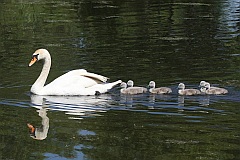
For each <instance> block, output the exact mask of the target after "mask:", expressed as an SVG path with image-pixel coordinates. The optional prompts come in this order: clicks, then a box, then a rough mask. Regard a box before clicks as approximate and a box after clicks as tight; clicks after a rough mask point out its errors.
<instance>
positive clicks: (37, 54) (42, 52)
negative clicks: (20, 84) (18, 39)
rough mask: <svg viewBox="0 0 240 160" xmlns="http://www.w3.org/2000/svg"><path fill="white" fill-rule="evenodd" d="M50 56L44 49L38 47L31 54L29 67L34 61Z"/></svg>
mask: <svg viewBox="0 0 240 160" xmlns="http://www.w3.org/2000/svg"><path fill="white" fill-rule="evenodd" d="M46 58H50V54H49V52H48V51H47V50H46V49H38V50H36V51H35V52H34V53H33V55H32V59H31V61H30V63H29V65H28V66H29V67H30V66H32V65H33V64H34V63H35V62H37V61H40V60H42V59H46Z"/></svg>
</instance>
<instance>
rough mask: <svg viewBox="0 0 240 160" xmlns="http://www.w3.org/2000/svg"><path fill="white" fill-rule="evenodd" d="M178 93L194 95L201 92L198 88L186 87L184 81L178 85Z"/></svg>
mask: <svg viewBox="0 0 240 160" xmlns="http://www.w3.org/2000/svg"><path fill="white" fill-rule="evenodd" d="M178 89H179V90H178V94H179V95H188V96H192V95H198V94H201V92H200V91H199V90H197V89H185V85H184V84H183V83H179V85H178Z"/></svg>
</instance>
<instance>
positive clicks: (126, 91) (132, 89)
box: [120, 82, 147, 95]
mask: <svg viewBox="0 0 240 160" xmlns="http://www.w3.org/2000/svg"><path fill="white" fill-rule="evenodd" d="M120 86H121V88H122V89H121V90H120V92H121V93H122V94H131V95H133V94H141V93H145V92H147V89H146V88H144V87H128V88H127V84H126V83H125V82H122V83H121V85H120Z"/></svg>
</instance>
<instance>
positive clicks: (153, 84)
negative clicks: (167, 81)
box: [148, 81, 156, 88]
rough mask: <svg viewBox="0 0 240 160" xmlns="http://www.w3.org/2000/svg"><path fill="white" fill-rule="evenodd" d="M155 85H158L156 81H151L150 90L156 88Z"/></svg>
mask: <svg viewBox="0 0 240 160" xmlns="http://www.w3.org/2000/svg"><path fill="white" fill-rule="evenodd" d="M155 85H156V83H155V82H154V81H150V82H149V84H148V86H149V87H150V88H155Z"/></svg>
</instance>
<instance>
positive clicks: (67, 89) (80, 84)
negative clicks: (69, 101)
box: [29, 49, 122, 96]
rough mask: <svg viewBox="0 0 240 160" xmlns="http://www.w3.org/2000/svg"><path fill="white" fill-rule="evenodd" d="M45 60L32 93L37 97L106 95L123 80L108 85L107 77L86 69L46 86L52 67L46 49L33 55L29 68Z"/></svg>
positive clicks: (64, 75) (61, 77)
mask: <svg viewBox="0 0 240 160" xmlns="http://www.w3.org/2000/svg"><path fill="white" fill-rule="evenodd" d="M40 60H43V68H42V71H41V73H40V75H39V77H38V79H37V80H36V81H35V83H34V84H33V85H32V87H31V92H32V93H34V94H37V95H69V96H70V95H72V96H73V95H95V94H97V93H106V92H107V91H108V90H109V89H111V88H112V87H113V86H115V85H117V84H119V83H121V82H122V81H121V80H118V81H116V82H112V83H106V81H107V80H108V78H107V77H104V76H102V75H98V74H95V73H89V72H87V71H86V70H85V69H77V70H72V71H69V72H67V73H65V74H63V75H62V76H60V77H58V78H56V79H55V80H53V81H52V82H51V83H49V84H47V85H45V86H44V84H45V82H46V80H47V77H48V74H49V71H50V67H51V56H50V53H49V52H48V51H47V50H46V49H38V50H36V51H35V52H34V53H33V55H32V60H31V61H30V63H29V67H30V66H32V65H33V64H34V63H35V62H37V61H40Z"/></svg>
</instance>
